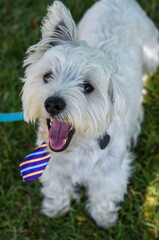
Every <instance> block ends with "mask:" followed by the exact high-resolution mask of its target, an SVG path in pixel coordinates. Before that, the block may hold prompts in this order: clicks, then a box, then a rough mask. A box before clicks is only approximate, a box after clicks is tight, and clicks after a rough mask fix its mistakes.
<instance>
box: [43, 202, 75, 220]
mask: <svg viewBox="0 0 159 240" xmlns="http://www.w3.org/2000/svg"><path fill="white" fill-rule="evenodd" d="M69 209H70V200H69V199H62V200H59V201H58V200H55V199H54V198H47V197H46V198H44V200H43V204H42V212H43V213H44V214H45V215H46V216H48V217H53V218H54V217H56V216H58V215H59V216H64V215H65V214H66V213H67V212H68V211H69Z"/></svg>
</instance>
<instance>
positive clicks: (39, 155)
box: [19, 142, 51, 181]
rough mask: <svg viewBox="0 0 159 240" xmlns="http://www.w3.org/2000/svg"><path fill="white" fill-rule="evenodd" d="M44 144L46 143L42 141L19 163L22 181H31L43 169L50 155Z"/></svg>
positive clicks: (37, 176) (38, 175) (39, 174)
mask: <svg viewBox="0 0 159 240" xmlns="http://www.w3.org/2000/svg"><path fill="white" fill-rule="evenodd" d="M46 146H47V145H46V143H45V142H43V143H42V145H40V146H39V147H37V148H35V149H34V151H32V152H31V153H30V154H29V155H27V156H26V157H25V158H24V160H23V161H22V162H21V163H20V165H19V166H20V173H21V176H22V178H23V181H32V180H34V179H36V178H39V177H40V176H41V174H42V173H43V171H44V170H45V168H46V166H47V164H48V162H49V159H50V157H51V153H49V152H47V151H46V150H45V148H46Z"/></svg>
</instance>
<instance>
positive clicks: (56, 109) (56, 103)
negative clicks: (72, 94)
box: [44, 97, 66, 116]
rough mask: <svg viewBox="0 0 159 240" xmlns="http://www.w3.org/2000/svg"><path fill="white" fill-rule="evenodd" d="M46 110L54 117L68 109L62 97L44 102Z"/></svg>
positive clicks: (51, 98)
mask: <svg viewBox="0 0 159 240" xmlns="http://www.w3.org/2000/svg"><path fill="white" fill-rule="evenodd" d="M44 105H45V109H46V111H47V112H48V113H50V114H51V115H52V116H54V115H57V114H58V113H60V112H62V111H63V110H64V108H65V107H66V103H65V101H64V100H63V99H62V98H60V97H49V98H47V99H46V100H45V102H44Z"/></svg>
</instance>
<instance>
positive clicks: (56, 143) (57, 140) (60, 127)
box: [49, 119, 69, 150]
mask: <svg viewBox="0 0 159 240" xmlns="http://www.w3.org/2000/svg"><path fill="white" fill-rule="evenodd" d="M68 130H69V124H68V123H67V124H66V123H64V122H59V121H58V120H56V119H53V123H52V127H51V129H50V132H49V138H50V146H51V148H52V149H54V150H60V149H62V148H63V147H64V145H65V143H66V141H67V139H68Z"/></svg>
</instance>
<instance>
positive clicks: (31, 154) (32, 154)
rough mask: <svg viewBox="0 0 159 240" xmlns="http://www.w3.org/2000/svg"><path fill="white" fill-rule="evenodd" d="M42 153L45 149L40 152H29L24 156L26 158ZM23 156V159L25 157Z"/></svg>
mask: <svg viewBox="0 0 159 240" xmlns="http://www.w3.org/2000/svg"><path fill="white" fill-rule="evenodd" d="M43 153H46V151H41V152H35V153H30V154H29V155H27V156H26V157H25V158H28V157H31V156H34V155H39V154H43ZM25 158H24V159H25Z"/></svg>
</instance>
